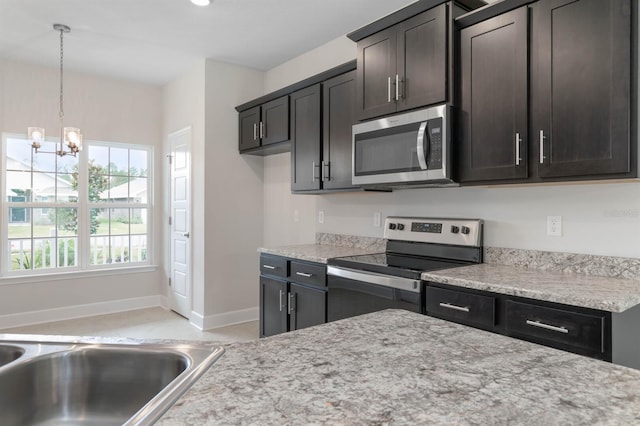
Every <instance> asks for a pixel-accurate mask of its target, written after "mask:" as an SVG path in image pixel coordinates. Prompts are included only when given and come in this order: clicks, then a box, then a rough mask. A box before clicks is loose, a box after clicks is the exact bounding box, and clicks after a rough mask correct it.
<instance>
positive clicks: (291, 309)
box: [288, 293, 296, 314]
mask: <svg viewBox="0 0 640 426" xmlns="http://www.w3.org/2000/svg"><path fill="white" fill-rule="evenodd" d="M295 310H296V295H295V294H294V293H289V309H288V313H289V314H290V313H291V312H295Z"/></svg>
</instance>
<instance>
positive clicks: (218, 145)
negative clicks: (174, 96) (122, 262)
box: [203, 60, 264, 326]
mask: <svg viewBox="0 0 640 426" xmlns="http://www.w3.org/2000/svg"><path fill="white" fill-rule="evenodd" d="M263 77H264V76H263V73H262V72H259V71H255V70H250V69H247V68H243V67H239V66H235V65H230V64H226V63H222V62H217V61H213V60H207V63H206V91H205V92H206V120H205V139H206V142H205V158H206V171H205V179H204V185H203V186H204V187H205V188H206V194H205V208H204V212H205V214H204V216H206V219H205V222H206V229H205V233H204V235H205V239H206V243H205V253H206V265H205V270H206V292H205V303H206V306H205V314H206V319H205V322H206V324H208V325H209V326H213V325H218V324H226V323H229V322H236V321H238V320H240V319H245V320H248V319H257V318H258V312H257V310H256V307H257V306H258V295H259V293H258V285H257V272H256V271H257V265H258V253H257V250H256V249H257V247H259V246H260V244H261V242H262V215H263V204H262V191H263V186H262V179H263V167H262V158H261V157H255V156H250V155H248V156H247V155H243V156H241V155H239V154H238V113H237V112H236V111H235V109H234V108H235V106H236V105H239V104H241V103H243V102H245V101H246V100H247V99H253V98H256V97H258V96H260V95H261V94H262V93H263V90H264V85H263ZM234 318H236V319H235V320H234Z"/></svg>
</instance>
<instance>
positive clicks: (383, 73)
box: [356, 27, 397, 120]
mask: <svg viewBox="0 0 640 426" xmlns="http://www.w3.org/2000/svg"><path fill="white" fill-rule="evenodd" d="M396 39H397V38H396V27H391V28H388V29H387V30H384V31H381V32H379V33H375V34H373V35H371V36H369V37H367V38H365V39H362V40H360V41H359V42H358V69H357V73H358V76H357V81H358V87H357V94H356V95H357V101H358V103H357V106H356V113H357V115H358V119H360V120H365V119H367V118H372V117H377V116H380V115H385V114H390V113H393V112H395V111H396V103H395V98H394V96H395V95H394V93H395V91H394V90H393V84H394V82H395V76H396V48H397V47H396V44H397V43H396Z"/></svg>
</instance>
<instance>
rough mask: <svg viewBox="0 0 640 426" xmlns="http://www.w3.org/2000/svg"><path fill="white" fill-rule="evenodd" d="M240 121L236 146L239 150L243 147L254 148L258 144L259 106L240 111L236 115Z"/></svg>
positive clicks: (242, 149)
mask: <svg viewBox="0 0 640 426" xmlns="http://www.w3.org/2000/svg"><path fill="white" fill-rule="evenodd" d="M238 120H239V123H240V129H239V133H240V136H239V137H240V139H239V145H238V148H239V149H240V151H244V150H245V149H250V148H256V147H259V146H260V134H259V128H258V127H259V125H260V107H254V108H251V109H248V110H246V111H242V112H241V113H240V114H239V115H238Z"/></svg>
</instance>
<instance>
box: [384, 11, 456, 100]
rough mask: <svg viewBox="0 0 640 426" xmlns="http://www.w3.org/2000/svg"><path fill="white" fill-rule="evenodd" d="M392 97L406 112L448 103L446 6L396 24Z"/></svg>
mask: <svg viewBox="0 0 640 426" xmlns="http://www.w3.org/2000/svg"><path fill="white" fill-rule="evenodd" d="M397 31H398V32H397V67H398V68H397V75H398V86H395V75H394V93H393V97H394V98H395V99H397V102H398V105H397V109H398V110H399V111H400V110H405V109H411V108H416V107H420V106H423V105H430V104H435V103H440V102H445V101H446V100H447V7H446V5H445V4H442V5H440V6H438V7H435V8H433V9H429V10H427V11H426V12H423V13H421V14H419V15H417V16H415V17H413V18H411V19H408V20H406V21H404V22H402V23H400V24H398V25H397Z"/></svg>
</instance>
